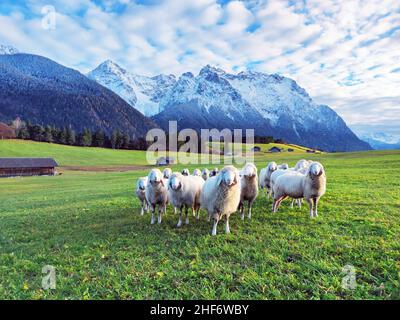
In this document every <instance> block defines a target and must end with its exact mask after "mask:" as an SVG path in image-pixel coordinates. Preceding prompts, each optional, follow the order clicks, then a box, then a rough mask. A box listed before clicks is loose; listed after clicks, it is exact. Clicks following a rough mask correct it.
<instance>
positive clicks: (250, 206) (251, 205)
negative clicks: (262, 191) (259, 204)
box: [248, 201, 253, 219]
mask: <svg viewBox="0 0 400 320" xmlns="http://www.w3.org/2000/svg"><path fill="white" fill-rule="evenodd" d="M252 208H253V201H249V215H248V217H249V219H251V209H252Z"/></svg>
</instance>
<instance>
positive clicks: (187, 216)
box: [185, 207, 189, 224]
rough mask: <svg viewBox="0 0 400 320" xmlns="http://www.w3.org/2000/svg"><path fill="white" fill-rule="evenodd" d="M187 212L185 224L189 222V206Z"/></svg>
mask: <svg viewBox="0 0 400 320" xmlns="http://www.w3.org/2000/svg"><path fill="white" fill-rule="evenodd" d="M185 214H186V219H185V224H189V208H188V207H186V210H185Z"/></svg>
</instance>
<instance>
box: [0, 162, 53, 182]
mask: <svg viewBox="0 0 400 320" xmlns="http://www.w3.org/2000/svg"><path fill="white" fill-rule="evenodd" d="M56 167H58V164H57V162H56V161H55V160H54V159H52V158H0V178H4V177H19V176H43V175H55V173H56V169H55V168H56Z"/></svg>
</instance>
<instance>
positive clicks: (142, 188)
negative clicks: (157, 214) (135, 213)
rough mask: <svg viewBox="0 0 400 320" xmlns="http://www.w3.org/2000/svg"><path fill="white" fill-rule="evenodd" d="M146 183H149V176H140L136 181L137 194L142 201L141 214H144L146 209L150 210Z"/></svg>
mask: <svg viewBox="0 0 400 320" xmlns="http://www.w3.org/2000/svg"><path fill="white" fill-rule="evenodd" d="M146 185H147V177H142V178H139V179H138V181H137V183H136V195H137V197H138V198H139V201H140V206H141V210H140V215H141V216H142V215H143V214H144V210H146V211H147V212H149V204H148V203H147V200H146Z"/></svg>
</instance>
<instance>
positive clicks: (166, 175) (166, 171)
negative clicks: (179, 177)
mask: <svg viewBox="0 0 400 320" xmlns="http://www.w3.org/2000/svg"><path fill="white" fill-rule="evenodd" d="M171 174H172V170H171V168H165V169H164V171H163V176H164V179H169V177H170V176H171Z"/></svg>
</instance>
